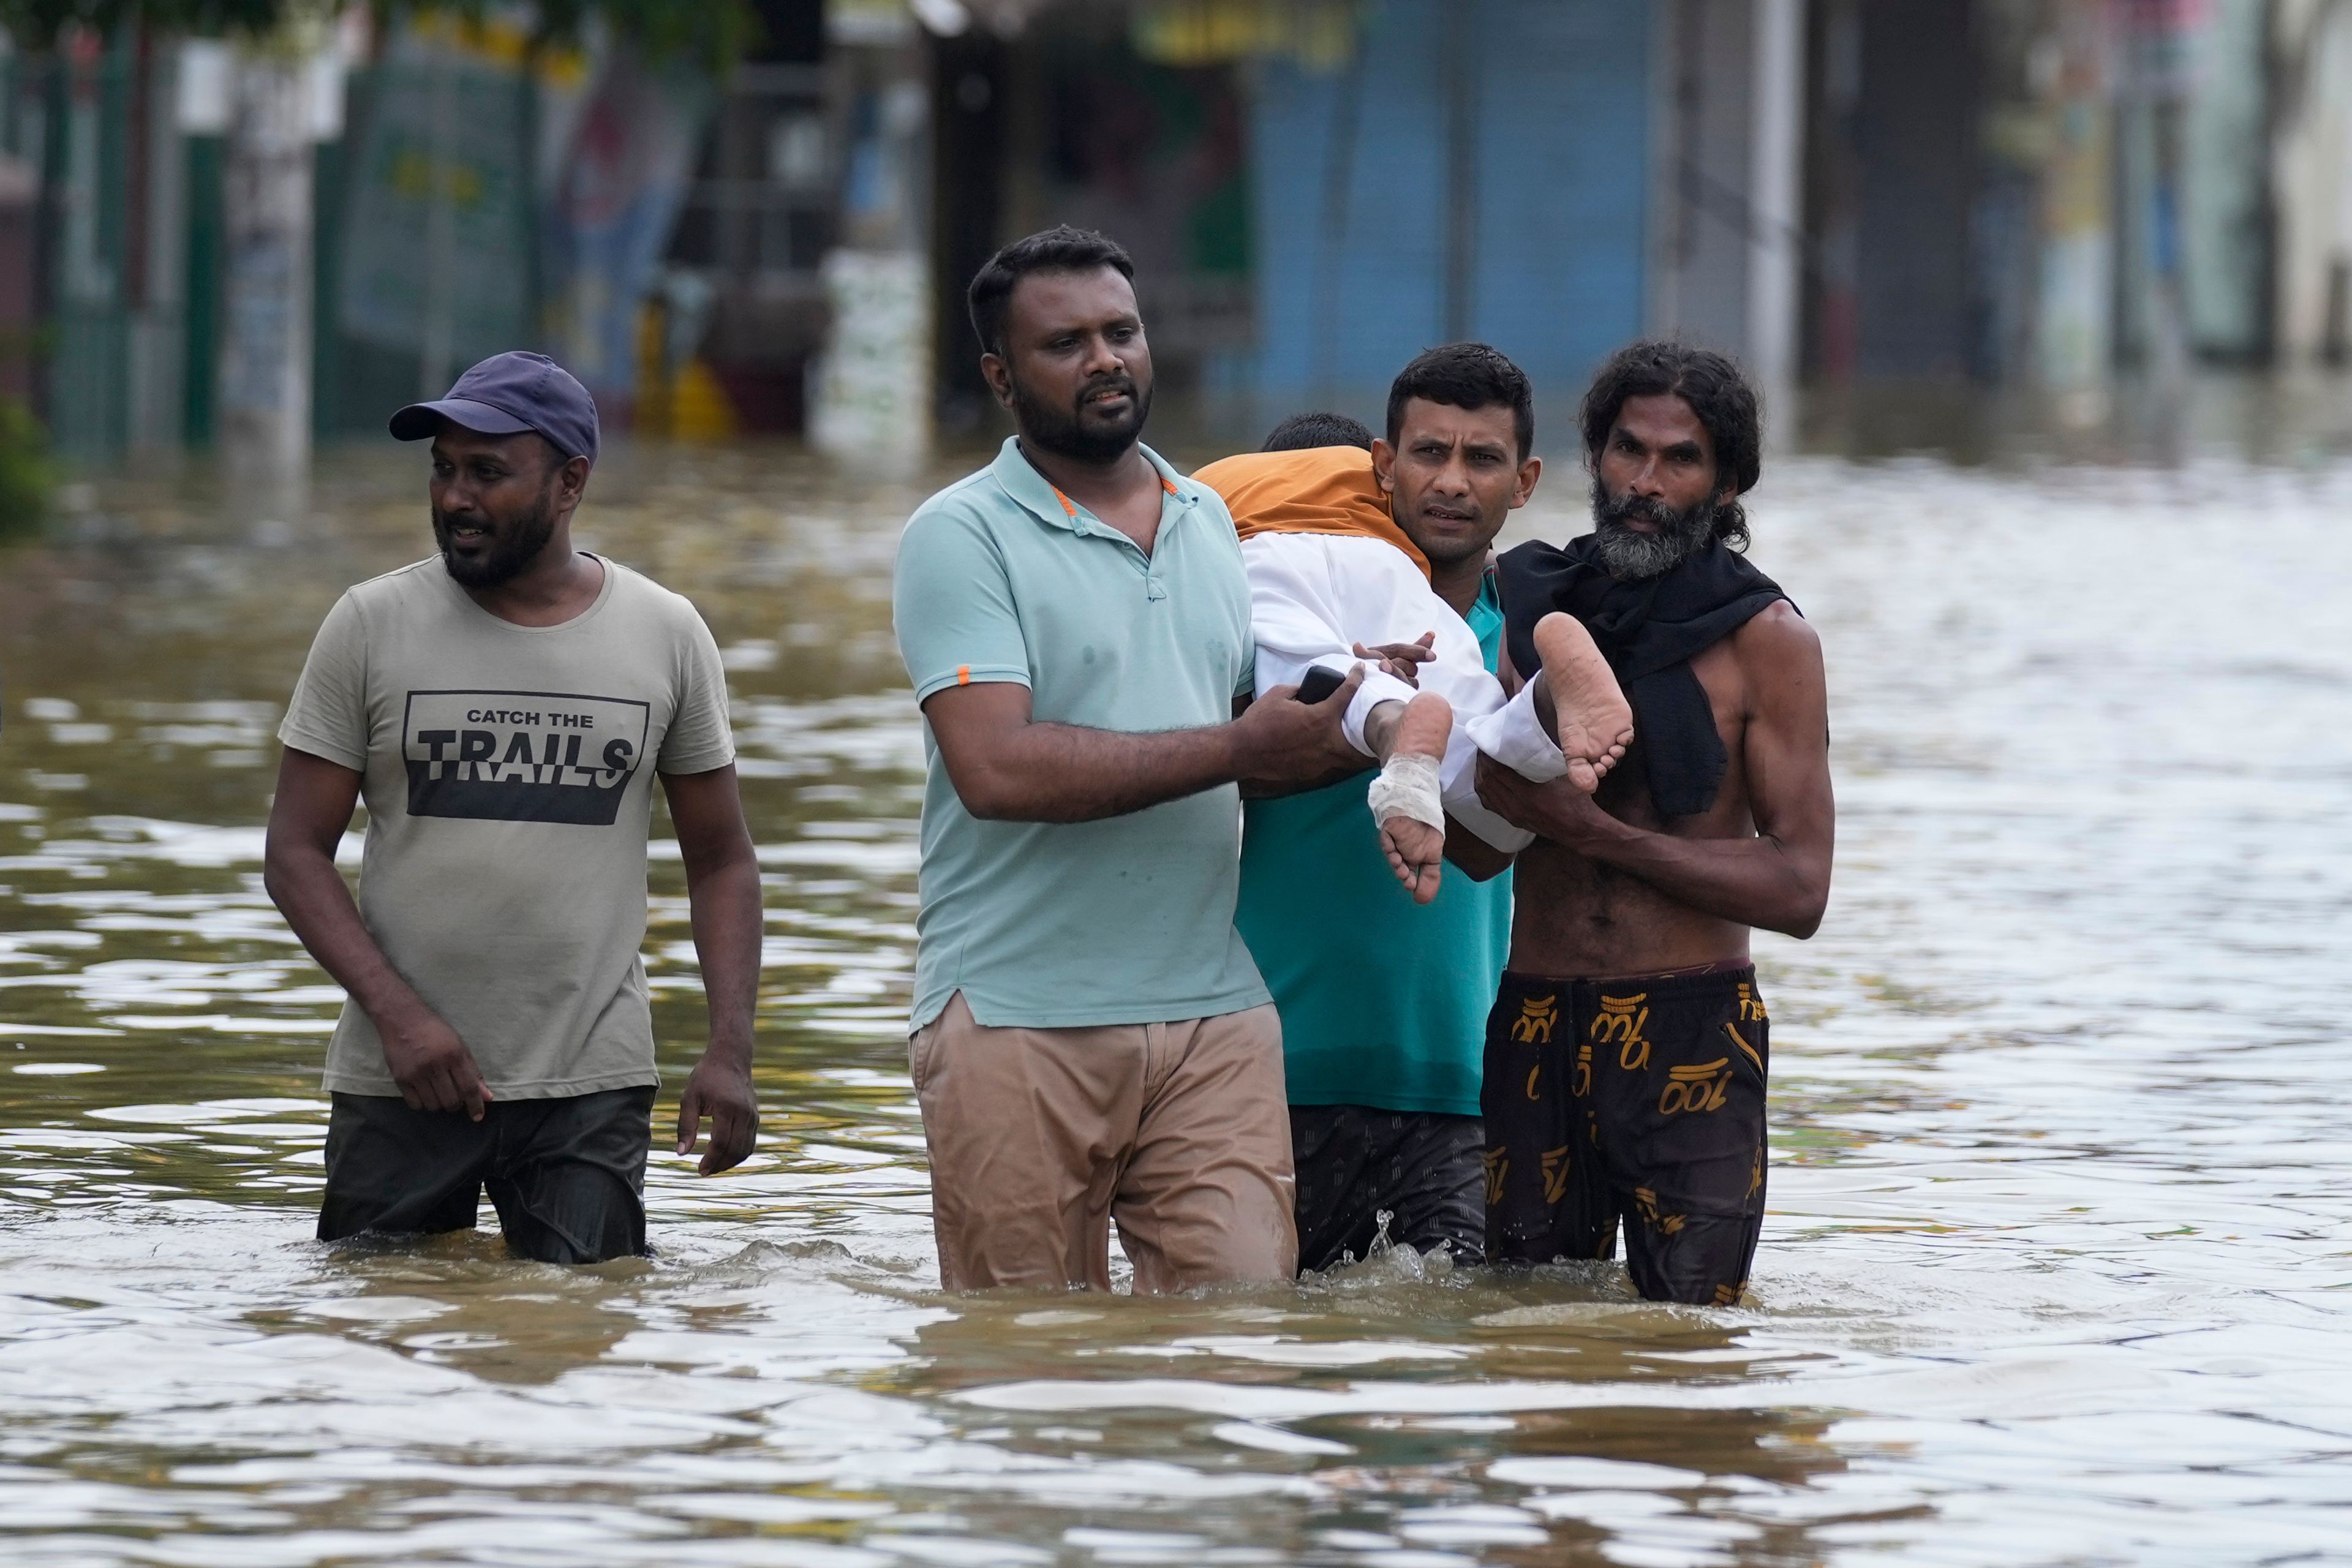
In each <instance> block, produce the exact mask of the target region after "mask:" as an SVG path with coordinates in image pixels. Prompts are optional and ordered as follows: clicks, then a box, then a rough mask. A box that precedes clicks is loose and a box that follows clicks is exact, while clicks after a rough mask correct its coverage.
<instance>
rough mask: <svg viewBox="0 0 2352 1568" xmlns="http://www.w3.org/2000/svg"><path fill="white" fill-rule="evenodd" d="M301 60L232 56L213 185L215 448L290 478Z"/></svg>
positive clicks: (296, 441) (297, 405)
mask: <svg viewBox="0 0 2352 1568" xmlns="http://www.w3.org/2000/svg"><path fill="white" fill-rule="evenodd" d="M306 86H307V82H306V79H305V76H304V72H303V69H302V66H301V62H300V60H299V58H292V57H290V56H287V55H281V54H278V53H276V52H274V51H272V52H264V51H262V50H259V49H255V50H251V51H245V52H240V54H239V56H238V58H237V59H236V65H235V68H234V72H233V77H232V82H231V86H230V94H231V100H230V101H231V109H230V115H229V127H228V149H227V157H226V163H225V173H224V178H223V184H222V205H223V209H224V218H225V220H226V221H225V227H226V231H227V246H226V249H227V256H226V267H225V268H224V278H223V287H222V291H221V292H222V300H221V304H222V317H223V322H222V326H223V331H222V341H221V361H220V437H221V447H222V451H223V454H224V456H225V457H226V459H227V461H228V463H229V465H230V467H231V468H233V469H235V470H236V471H238V472H241V473H247V474H251V475H255V476H257V477H258V476H268V477H283V476H288V475H293V474H298V473H299V472H301V471H302V469H303V468H305V467H307V466H308V464H309V462H310V226H311V214H312V205H313V192H312V190H311V186H310V135H309V131H308V116H307V114H306V112H305V110H306V109H307V107H308V103H307V97H306V93H305V88H306Z"/></svg>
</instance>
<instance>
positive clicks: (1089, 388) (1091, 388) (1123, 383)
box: [1078, 371, 1135, 407]
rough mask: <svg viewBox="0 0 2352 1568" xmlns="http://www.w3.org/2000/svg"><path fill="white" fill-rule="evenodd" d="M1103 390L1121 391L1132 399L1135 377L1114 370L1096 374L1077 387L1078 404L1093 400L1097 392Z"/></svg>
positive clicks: (1082, 404) (1103, 391) (1081, 404)
mask: <svg viewBox="0 0 2352 1568" xmlns="http://www.w3.org/2000/svg"><path fill="white" fill-rule="evenodd" d="M1105 392H1123V393H1125V394H1126V395H1128V397H1129V399H1133V398H1134V396H1135V378H1134V377H1133V376H1131V375H1127V374H1121V373H1119V372H1116V371H1114V372H1113V373H1112V374H1108V375H1098V376H1097V377H1095V379H1094V380H1092V381H1090V382H1088V383H1087V384H1086V385H1084V386H1082V387H1080V388H1078V403H1079V405H1080V406H1082V407H1083V406H1084V405H1086V404H1087V403H1089V402H1091V401H1093V399H1094V398H1095V396H1096V395H1097V394H1099V393H1105Z"/></svg>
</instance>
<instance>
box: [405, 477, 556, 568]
mask: <svg viewBox="0 0 2352 1568" xmlns="http://www.w3.org/2000/svg"><path fill="white" fill-rule="evenodd" d="M452 521H457V522H463V523H466V524H467V525H469V526H474V527H482V528H486V529H488V530H489V543H490V547H489V549H488V551H487V552H484V553H483V554H482V555H481V556H480V557H479V558H478V559H476V560H472V561H461V560H459V559H458V558H457V555H456V554H455V553H453V552H451V550H450V548H449V525H450V523H451V522H452ZM554 537H555V500H554V497H553V496H552V495H551V494H549V493H547V492H546V491H541V494H540V498H539V503H538V505H536V506H534V507H533V508H532V509H531V510H530V512H529V513H528V514H526V515H524V516H522V517H519V518H515V519H512V520H511V521H507V522H503V523H499V524H497V525H495V527H493V526H492V525H490V524H489V522H488V520H487V519H485V518H483V517H482V516H480V515H479V514H478V513H475V512H457V513H454V514H445V513H444V512H443V511H442V510H440V509H439V508H437V507H436V508H435V509H434V511H433V542H435V543H436V544H438V545H439V546H440V547H441V564H442V565H443V566H444V567H446V568H447V569H448V573H449V575H450V576H451V577H452V578H454V579H455V580H456V581H457V585H458V586H459V587H461V588H496V587H499V586H501V585H503V584H508V583H511V582H513V581H514V580H515V579H516V578H517V577H520V575H522V574H523V573H524V572H526V571H528V570H529V569H530V565H531V563H533V562H535V561H537V560H538V559H539V557H540V553H541V552H542V551H544V550H545V549H546V548H547V542H548V541H549V540H551V539H552V538H554Z"/></svg>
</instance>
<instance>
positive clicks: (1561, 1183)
mask: <svg viewBox="0 0 2352 1568" xmlns="http://www.w3.org/2000/svg"><path fill="white" fill-rule="evenodd" d="M1543 1184H1544V1202H1546V1203H1548V1204H1550V1205H1554V1206H1555V1207H1557V1206H1558V1205H1559V1200H1560V1199H1562V1198H1564V1197H1566V1196H1568V1145H1567V1144H1565V1143H1563V1144H1561V1145H1560V1146H1559V1148H1557V1149H1547V1150H1545V1151H1544V1152H1543Z"/></svg>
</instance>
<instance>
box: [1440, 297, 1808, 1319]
mask: <svg viewBox="0 0 2352 1568" xmlns="http://www.w3.org/2000/svg"><path fill="white" fill-rule="evenodd" d="M1582 426H1583V437H1584V446H1585V455H1586V458H1587V460H1588V461H1589V462H1590V463H1591V468H1592V474H1593V491H1592V510H1593V519H1594V524H1595V528H1594V531H1593V532H1591V533H1590V534H1588V535H1585V536H1584V537H1582V538H1580V539H1577V540H1574V541H1572V542H1570V543H1569V544H1568V545H1567V546H1566V547H1565V548H1555V547H1553V546H1551V545H1548V544H1540V543H1538V544H1528V545H1522V546H1520V547H1519V548H1517V549H1516V550H1513V551H1511V552H1508V553H1507V554H1505V555H1504V556H1503V557H1502V559H1501V561H1500V562H1499V563H1498V571H1499V575H1500V577H1501V583H1502V590H1503V605H1504V613H1505V618H1506V639H1505V646H1506V651H1507V655H1508V657H1509V658H1510V659H1511V661H1512V663H1513V665H1514V666H1515V668H1517V672H1518V673H1519V674H1520V675H1521V676H1527V675H1531V674H1532V673H1533V671H1532V668H1530V666H1531V664H1532V663H1533V662H1534V661H1535V659H1536V658H1537V655H1536V649H1535V643H1534V638H1533V636H1532V634H1533V630H1534V627H1535V626H1536V624H1537V622H1538V620H1539V619H1540V618H1541V617H1542V616H1545V615H1547V614H1549V613H1551V612H1553V611H1555V610H1560V611H1565V612H1567V613H1569V614H1570V615H1572V616H1576V618H1577V619H1579V620H1580V621H1581V622H1583V624H1584V625H1585V626H1586V628H1587V629H1588V630H1590V631H1591V633H1592V635H1593V638H1594V640H1595V641H1596V642H1597V643H1598V644H1599V645H1600V647H1601V651H1602V652H1603V653H1604V654H1605V655H1606V656H1607V657H1608V659H1609V662H1610V666H1611V668H1612V670H1613V671H1614V672H1615V674H1616V676H1617V679H1618V681H1619V683H1620V684H1621V685H1622V687H1623V688H1624V690H1625V694H1626V697H1627V698H1628V699H1629V700H1631V702H1632V704H1633V730H1634V738H1633V746H1632V748H1631V749H1630V750H1629V751H1628V752H1626V754H1625V757H1624V760H1623V761H1622V762H1621V763H1619V764H1618V765H1617V767H1616V769H1615V770H1614V771H1613V772H1612V773H1610V774H1609V776H1608V777H1606V778H1605V779H1603V780H1602V781H1601V787H1600V789H1599V791H1598V792H1597V793H1595V794H1587V793H1585V792H1583V791H1581V790H1579V789H1577V788H1576V787H1574V785H1573V784H1571V783H1570V781H1568V780H1565V779H1561V780H1555V781H1553V782H1551V783H1549V784H1535V783H1530V782H1529V781H1528V780H1527V779H1525V778H1522V777H1521V776H1519V775H1518V774H1517V773H1514V772H1513V771H1512V770H1510V769H1509V768H1507V767H1503V766H1500V765H1497V764H1496V763H1492V762H1491V761H1486V762H1484V763H1482V765H1481V767H1480V771H1479V780H1478V783H1479V794H1480V796H1481V798H1482V799H1484V800H1485V801H1486V804H1487V805H1488V806H1489V807H1491V808H1492V809H1493V810H1494V811H1495V812H1496V814H1498V815H1499V816H1502V817H1503V818H1504V819H1505V820H1507V821H1509V822H1512V823H1515V824H1517V826H1520V827H1522V828H1524V829H1526V830H1527V831H1528V832H1531V833H1534V834H1535V835H1536V836H1537V840H1536V842H1535V843H1534V844H1533V845H1531V846H1529V847H1528V848H1527V849H1525V850H1523V851H1522V852H1521V853H1520V855H1519V858H1518V865H1517V908H1516V910H1515V911H1514V915H1513V920H1512V927H1511V956H1510V964H1509V968H1508V969H1507V971H1506V973H1504V976H1503V983H1502V988H1501V992H1500V994H1499V995H1498V996H1497V998H1496V1005H1495V1010H1494V1012H1493V1014H1492V1015H1491V1016H1489V1019H1488V1022H1487V1042H1486V1077H1485V1087H1484V1091H1483V1094H1482V1097H1481V1105H1482V1110H1483V1111H1484V1114H1485V1118H1486V1144H1487V1148H1486V1178H1487V1181H1486V1199H1487V1251H1488V1256H1489V1258H1491V1259H1493V1260H1494V1261H1496V1262H1507V1261H1519V1262H1528V1263H1543V1262H1550V1261H1553V1260H1556V1259H1560V1258H1609V1257H1612V1256H1613V1255H1614V1253H1615V1251H1616V1240H1617V1231H1618V1227H1619V1223H1620V1221H1621V1219H1622V1221H1623V1224H1624V1228H1625V1251H1626V1261H1627V1265H1628V1267H1629V1268H1630V1269H1631V1271H1632V1274H1633V1282H1634V1284H1635V1285H1636V1286H1637V1287H1638V1288H1639V1289H1640V1290H1641V1292H1642V1294H1643V1296H1644V1297H1647V1298H1649V1299H1651V1300H1675V1301H1689V1302H1699V1303H1712V1304H1716V1305H1729V1304H1731V1303H1734V1302H1737V1301H1738V1300H1739V1299H1740V1294H1741V1292H1742V1290H1743V1289H1745V1288H1746V1284H1747V1280H1748V1266H1749V1264H1750V1263H1751V1262H1752V1261H1753V1259H1754V1258H1755V1253H1756V1242H1757V1237H1758V1235H1759V1230H1760V1228H1761V1226H1762V1223H1763V1215H1764V1166H1765V1134H1764V1101H1765V1079H1766V1073H1767V1069H1768V1067H1769V1062H1770V1059H1771V1058H1770V1047H1769V1038H1768V1036H1769V1023H1768V1021H1767V1016H1766V1013H1765V1007H1764V998H1763V994H1762V993H1761V992H1760V991H1759V989H1758V988H1757V984H1756V974H1755V970H1754V969H1753V968H1752V967H1751V965H1750V963H1749V960H1748V931H1749V930H1750V929H1751V928H1753V927H1759V926H1760V927H1762V928H1764V929H1765V930H1768V931H1783V932H1786V933H1787V934H1789V935H1790V936H1794V937H1798V938H1804V937H1809V936H1811V935H1812V933H1813V932H1814V931H1815V930H1817V929H1818V928H1819V927H1820V925H1821V921H1822V910H1823V908H1824V907H1825V905H1826V904H1827V902H1828V899H1829V887H1830V861H1831V851H1832V841H1833V837H1834V825H1835V811H1834V807H1833V805H1832V800H1831V793H1830V776H1829V717H1828V697H1827V691H1826V687H1825V683H1824V679H1823V676H1822V650H1821V641H1820V639H1819V638H1818V637H1816V636H1815V635H1814V633H1813V630H1812V628H1811V626H1808V625H1807V624H1806V623H1805V621H1804V620H1803V619H1802V618H1801V616H1799V615H1798V613H1797V609H1796V606H1795V605H1792V604H1790V602H1789V600H1788V598H1787V596H1786V595H1783V594H1782V593H1781V592H1780V588H1779V587H1778V586H1777V585H1776V584H1773V582H1772V581H1771V579H1769V578H1768V577H1766V576H1765V575H1764V574H1762V573H1760V572H1759V571H1758V570H1757V569H1756V568H1755V567H1754V566H1752V565H1750V564H1748V562H1747V560H1746V559H1745V558H1744V556H1742V555H1741V554H1739V553H1738V550H1739V549H1740V548H1741V547H1743V546H1744V545H1745V544H1746V543H1747V541H1748V528H1747V521H1746V518H1745V517H1744V516H1743V514H1742V512H1741V510H1740V506H1739V501H1738V497H1739V496H1740V495H1741V494H1743V493H1744V492H1746V491H1747V490H1748V489H1750V488H1752V487H1753V486H1754V485H1755V483H1756V480H1757V478H1758V474H1759V467H1760V463H1759V438H1760V429H1759V418H1758V412H1757V401H1756V395H1755V393H1754V392H1753V390H1752V389H1750V388H1749V387H1748V384H1747V383H1746V382H1745V381H1743V380H1742V379H1741V377H1740V374H1739V372H1738V369H1737V367H1735V366H1734V365H1733V364H1732V363H1730V362H1729V361H1728V360H1726V359H1725V358H1723V357H1722V356H1721V355H1719V354H1715V353H1708V352H1706V351H1704V350H1699V349H1693V348H1689V347H1686V346H1684V345H1681V344H1676V343H1657V342H1645V343H1636V344H1634V345H1633V346H1632V347H1630V348H1627V349H1624V350H1622V351H1621V352H1620V353H1618V354H1617V355H1616V356H1615V357H1613V358H1612V360H1611V361H1610V362H1609V363H1607V364H1606V365H1604V366H1603V367H1602V368H1601V374H1600V375H1599V377H1598V378H1597V379H1596V380H1595V382H1594V384H1593V386H1592V389H1591V392H1589V393H1588V394H1587V395H1586V396H1585V401H1584V406H1583V412H1582Z"/></svg>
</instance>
